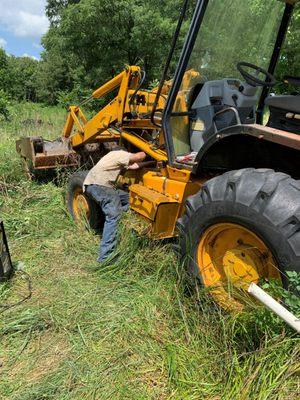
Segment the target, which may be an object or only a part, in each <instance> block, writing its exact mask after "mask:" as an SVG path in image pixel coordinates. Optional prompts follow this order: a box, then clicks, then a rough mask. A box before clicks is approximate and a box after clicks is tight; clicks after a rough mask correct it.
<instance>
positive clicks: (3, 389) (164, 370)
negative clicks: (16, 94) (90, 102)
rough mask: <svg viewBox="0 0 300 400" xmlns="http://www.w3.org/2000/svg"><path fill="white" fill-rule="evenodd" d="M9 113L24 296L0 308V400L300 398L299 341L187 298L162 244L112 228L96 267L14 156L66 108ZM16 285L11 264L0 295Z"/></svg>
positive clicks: (83, 238) (59, 193)
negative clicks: (26, 138)
mask: <svg viewBox="0 0 300 400" xmlns="http://www.w3.org/2000/svg"><path fill="white" fill-rule="evenodd" d="M12 112H13V115H12V118H11V121H10V122H1V125H0V134H1V141H0V156H1V165H0V191H1V192H0V216H1V218H2V219H3V220H4V221H5V225H6V228H7V233H8V237H9V243H10V248H11V253H12V258H13V260H14V262H15V263H16V264H17V265H18V266H19V268H22V269H23V270H24V271H25V272H26V273H28V274H29V275H30V277H31V280H32V290H33V292H32V298H31V299H30V300H28V301H26V302H25V303H23V304H22V305H20V306H18V307H15V308H11V309H8V310H5V309H4V308H0V314H1V315H0V399H1V400H2V399H3V400H4V399H11V400H12V399H14V400H48V399H49V400H50V399H57V400H67V399H68V400H81V399H87V400H92V399H97V400H98V399H99V400H102V399H103V400H106V399H113V400H115V399H116V400H117V399H120V400H121V399H122V400H124V399H130V400H142V399H161V400H162V399H178V400H179V399H188V400H196V399H197V400H198V399H210V400H219V399H222V400H223V399H224V400H235V399H236V400H244V399H253V400H254V399H255V400H267V399H268V400H271V399H278V400H286V399H289V400H296V399H299V391H300V379H299V372H300V364H299V360H300V341H299V339H297V338H296V337H295V336H293V334H292V333H291V332H290V331H288V330H287V329H286V328H285V327H284V325H283V324H280V323H274V320H273V319H272V318H271V316H270V314H269V313H268V312H266V311H263V310H256V311H253V312H252V313H251V314H243V313H241V314H240V315H237V316H231V315H225V314H224V313H222V312H220V311H219V310H218V309H216V308H215V307H213V304H212V302H211V300H210V299H209V297H208V296H207V295H206V294H205V293H203V292H202V291H201V290H200V289H199V290H196V291H193V293H192V294H188V293H187V291H186V289H185V287H186V286H185V284H184V279H183V273H182V268H181V266H180V265H179V264H178V262H177V260H176V258H175V256H174V254H173V252H172V249H171V244H161V245H157V244H155V243H151V242H149V241H147V240H146V239H141V238H137V237H136V236H135V235H134V234H133V233H132V232H131V231H130V230H128V229H126V224H123V227H122V228H121V235H120V238H121V240H120V241H121V244H120V248H119V253H120V255H119V258H118V259H117V261H116V262H115V264H113V265H109V266H107V267H106V268H105V269H103V270H98V269H97V265H96V261H95V260H96V252H97V247H98V241H99V238H97V237H95V236H94V235H93V234H92V233H91V232H89V231H87V230H86V229H84V228H83V227H78V226H75V225H74V223H73V222H72V220H71V219H70V217H69V215H68V213H67V211H66V208H65V205H64V185H61V186H60V187H59V186H55V185H54V184H53V183H48V184H44V185H41V184H37V183H32V182H29V181H27V180H26V178H25V177H24V176H23V174H22V171H21V166H20V162H19V160H18V156H17V154H16V152H15V144H14V142H15V139H16V138H18V137H19V136H22V135H30V134H31V135H32V134H33V135H44V136H45V137H52V138H53V137H56V136H58V135H59V133H60V131H61V129H62V125H63V121H64V118H65V112H64V111H63V110H61V109H59V108H43V107H41V106H39V105H29V104H23V105H17V106H15V107H14V109H13V110H12ZM39 119H40V120H41V121H42V123H41V122H40V123H34V121H36V120H39ZM27 286H28V283H27V280H26V275H24V273H22V272H17V273H16V275H15V277H14V278H13V280H12V282H11V283H10V284H5V285H1V286H0V303H2V304H3V303H11V302H15V301H17V300H18V299H20V298H22V297H23V296H25V295H26V294H27V290H28V288H27ZM268 321H270V325H268Z"/></svg>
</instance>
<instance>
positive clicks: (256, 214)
mask: <svg viewBox="0 0 300 400" xmlns="http://www.w3.org/2000/svg"><path fill="white" fill-rule="evenodd" d="M178 228H179V231H180V251H181V255H182V257H184V259H185V262H186V264H187V266H188V269H189V273H190V274H191V275H192V276H193V277H195V278H196V279H198V280H200V281H201V283H202V284H203V285H204V286H205V287H208V288H210V289H211V290H212V294H213V296H214V297H215V299H216V301H217V302H218V303H219V304H220V305H221V306H222V307H223V308H229V309H230V308H237V307H238V308H240V307H241V306H242V301H241V300H239V299H236V298H235V299H234V298H233V297H232V293H230V292H229V290H228V288H229V286H231V285H233V286H234V287H238V288H241V287H242V288H246V287H247V285H249V283H250V282H256V283H257V282H259V280H261V279H270V278H276V279H281V280H282V283H283V285H284V286H285V287H287V286H288V281H287V278H286V272H287V271H291V270H293V271H297V272H300V182H299V181H296V180H294V179H292V178H291V177H290V176H288V175H286V174H283V173H277V172H274V171H273V170H266V169H257V170H255V169H242V170H238V171H230V172H228V173H225V174H224V175H221V176H218V177H216V178H213V179H211V180H209V181H208V182H206V184H205V185H204V186H203V188H202V189H201V190H200V191H199V192H198V193H197V194H196V195H194V196H192V197H190V198H189V199H188V201H187V203H186V214H185V215H184V216H183V217H182V218H181V219H180V220H179V221H178ZM229 282H230V285H229Z"/></svg>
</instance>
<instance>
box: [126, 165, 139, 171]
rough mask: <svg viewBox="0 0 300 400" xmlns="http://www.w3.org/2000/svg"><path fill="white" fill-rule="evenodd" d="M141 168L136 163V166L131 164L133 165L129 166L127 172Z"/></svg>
mask: <svg viewBox="0 0 300 400" xmlns="http://www.w3.org/2000/svg"><path fill="white" fill-rule="evenodd" d="M139 168H140V166H139V164H138V163H134V164H131V165H129V166H128V167H127V170H130V171H131V170H136V169H139Z"/></svg>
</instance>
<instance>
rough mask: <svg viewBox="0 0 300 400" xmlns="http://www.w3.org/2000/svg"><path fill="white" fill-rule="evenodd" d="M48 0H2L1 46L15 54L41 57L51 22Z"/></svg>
mask: <svg viewBox="0 0 300 400" xmlns="http://www.w3.org/2000/svg"><path fill="white" fill-rule="evenodd" d="M45 4H46V0H0V47H2V48H4V49H5V51H6V52H7V53H9V54H13V55H15V56H30V57H34V58H38V59H39V58H40V53H41V51H42V50H43V49H42V46H41V44H40V41H41V37H42V35H43V34H45V33H46V32H47V29H48V27H49V22H48V20H47V17H46V16H45Z"/></svg>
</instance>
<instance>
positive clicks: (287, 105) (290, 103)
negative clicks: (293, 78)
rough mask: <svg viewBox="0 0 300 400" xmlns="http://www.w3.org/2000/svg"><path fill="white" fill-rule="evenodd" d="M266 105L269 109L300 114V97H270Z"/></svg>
mask: <svg viewBox="0 0 300 400" xmlns="http://www.w3.org/2000/svg"><path fill="white" fill-rule="evenodd" d="M265 104H266V106H268V107H273V108H277V109H279V110H284V111H286V112H291V113H297V114H300V95H294V96H293V95H281V96H269V97H268V98H267V99H266V101H265Z"/></svg>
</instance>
